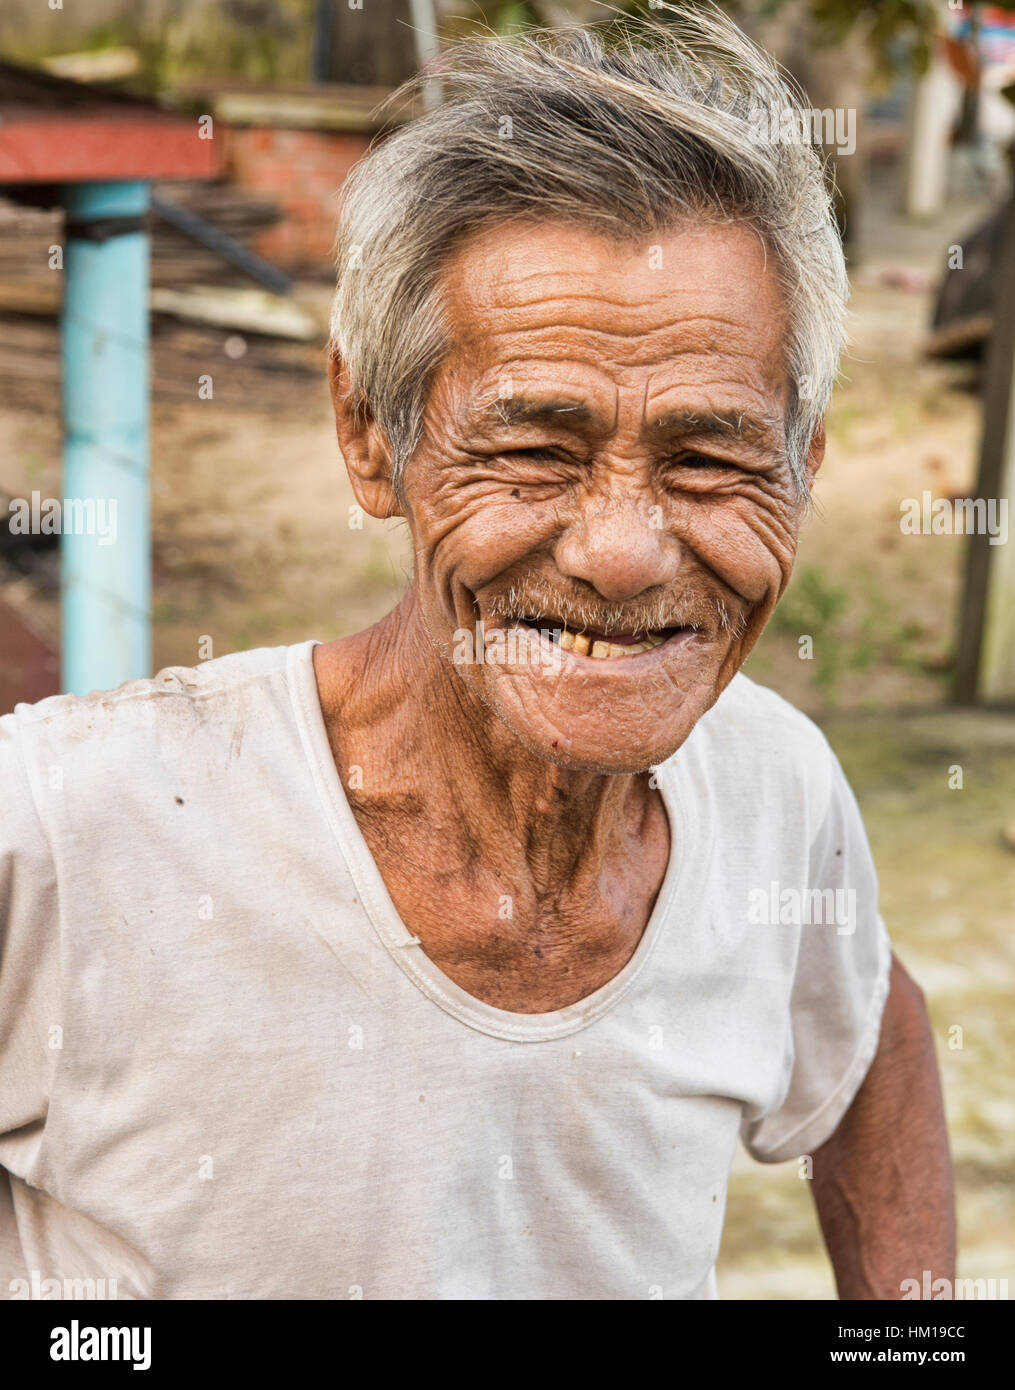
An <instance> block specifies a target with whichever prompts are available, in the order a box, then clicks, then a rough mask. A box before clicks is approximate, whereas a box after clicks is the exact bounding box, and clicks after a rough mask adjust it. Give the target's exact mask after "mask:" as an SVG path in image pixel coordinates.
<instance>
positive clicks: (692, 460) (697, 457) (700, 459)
mask: <svg viewBox="0 0 1015 1390" xmlns="http://www.w3.org/2000/svg"><path fill="white" fill-rule="evenodd" d="M669 467H670V468H672V469H678V468H693V469H705V468H735V467H736V464H733V463H730V461H729V460H728V459H715V458H710V457H709V456H708V454H684V455H683V457H682V458H678V459H673V460H672V461H671V463H670V465H669Z"/></svg>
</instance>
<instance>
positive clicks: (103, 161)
mask: <svg viewBox="0 0 1015 1390" xmlns="http://www.w3.org/2000/svg"><path fill="white" fill-rule="evenodd" d="M198 131H199V126H198V121H197V117H196V116H195V117H194V118H193V119H191V120H187V119H185V118H183V117H180V116H171V115H167V114H164V113H163V112H159V111H153V112H147V111H143V110H142V111H119V110H116V109H111V110H109V111H108V112H105V111H102V112H91V111H89V112H79V113H78V114H77V115H75V114H74V113H73V112H72V111H53V112H49V111H34V110H30V109H28V108H25V107H22V108H20V109H11V108H10V107H8V108H6V109H5V108H3V107H2V106H0V183H83V182H94V181H96V180H105V179H202V178H214V176H215V175H216V174H217V173H218V164H219V161H218V150H217V148H216V147H217V144H218V142H217V141H216V140H202V139H201V138H200V136H199V134H198Z"/></svg>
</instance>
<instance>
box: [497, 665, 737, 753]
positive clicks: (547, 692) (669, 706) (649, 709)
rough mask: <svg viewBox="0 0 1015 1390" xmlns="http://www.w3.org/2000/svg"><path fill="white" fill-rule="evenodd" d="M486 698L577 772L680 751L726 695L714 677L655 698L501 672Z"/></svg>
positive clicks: (527, 737)
mask: <svg viewBox="0 0 1015 1390" xmlns="http://www.w3.org/2000/svg"><path fill="white" fill-rule="evenodd" d="M484 686H485V689H484V691H483V700H484V702H485V703H486V704H487V705H488V706H489V707H490V708H491V709H492V711H493V712H494V713H495V714H496V715H497V717H498V718H499V719H500V720H501V722H502V723H503V724H505V725H506V726H507V727H508V728H509V729H510V730H511V732H512V733H513V734H514V735H515V737H516V738H518V739H519V741H520V742H521V743H522V744H524V746H525V747H526V748H527V749H528V750H529V752H531V753H533V754H535V755H536V756H537V757H540V758H543V759H545V760H546V761H547V762H552V763H555V764H556V765H557V766H559V767H564V768H568V769H570V770H572V771H575V772H593V773H601V774H620V773H638V772H646V771H648V770H649V769H650V768H653V767H658V766H659V764H660V763H663V762H665V761H666V759H667V758H670V757H672V755H673V754H674V753H675V752H676V751H677V749H678V748H679V747H680V746H681V744H683V742H684V741H685V739H686V738H687V737H688V735H689V734H690V733H691V731H692V729H693V728H694V726H695V725H696V724H697V722H698V720H699V719H700V718H701V716H702V715H703V714H704V713H705V712H706V711H707V710H708V709H710V708H711V706H712V705H713V704H714V703H715V701H716V699H718V696H719V693H720V687H718V686H717V685H716V683H714V682H712V681H701V682H696V683H694V684H693V685H692V686H691V688H690V689H689V690H688V691H687V692H686V693H685V692H682V691H681V690H679V689H677V688H675V687H674V686H673V685H672V684H670V683H669V682H666V685H665V688H664V689H660V690H658V691H656V692H655V693H656V696H657V698H656V699H654V700H653V701H652V702H651V703H648V702H647V701H646V699H645V695H646V693H647V692H645V691H642V692H641V693H640V694H639V695H635V696H634V697H633V698H630V697H629V698H627V699H622V698H619V696H620V692H619V691H618V692H612V694H613V698H612V699H610V700H606V699H604V696H603V692H602V691H599V690H596V689H594V688H589V687H588V686H584V687H582V686H579V685H578V684H576V683H574V682H567V681H565V682H563V686H562V688H561V687H557V688H556V689H554V688H553V687H552V686H551V685H550V684H549V683H547V684H546V685H545V686H544V688H543V689H542V690H540V688H539V682H538V681H524V680H516V679H512V677H511V676H510V674H508V673H506V672H503V673H498V674H497V675H496V676H494V677H493V678H492V679H490V678H488V679H487V680H486V681H485V682H484Z"/></svg>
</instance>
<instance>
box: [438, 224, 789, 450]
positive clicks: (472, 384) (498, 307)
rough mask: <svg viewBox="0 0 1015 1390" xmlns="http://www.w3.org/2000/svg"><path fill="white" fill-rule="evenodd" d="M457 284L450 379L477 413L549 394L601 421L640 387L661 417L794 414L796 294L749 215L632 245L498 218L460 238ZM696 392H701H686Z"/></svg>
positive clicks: (575, 415) (586, 418)
mask: <svg viewBox="0 0 1015 1390" xmlns="http://www.w3.org/2000/svg"><path fill="white" fill-rule="evenodd" d="M443 291H444V309H445V321H446V324H447V328H448V331H449V335H450V346H449V351H448V354H447V356H446V358H445V362H444V370H443V372H442V373H440V374H439V376H441V375H443V376H444V378H445V384H446V385H449V384H450V383H453V390H452V394H453V395H454V396H455V397H456V399H457V402H458V404H459V407H460V409H461V410H462V411H464V412H465V413H467V415H468V416H469V418H470V419H472V418H475V421H476V423H481V422H485V421H487V420H489V419H491V418H492V419H494V420H495V419H496V418H497V413H498V412H499V413H500V416H501V418H503V419H505V420H506V419H508V418H511V419H516V420H523V419H524V418H525V415H526V412H529V413H531V411H532V410H533V409H538V408H540V407H541V404H542V403H547V404H548V406H549V408H550V409H551V411H552V410H553V409H556V408H558V407H559V419H560V421H561V423H574V424H578V423H583V422H584V423H589V424H590V425H592V424H594V419H592V418H590V417H596V418H598V419H599V421H600V422H603V421H607V420H609V418H610V417H611V416H612V415H613V414H614V413H615V412H616V410H617V409H618V408H619V396H622V395H627V396H630V395H632V394H637V393H640V394H641V396H642V398H643V399H644V402H645V406H646V409H647V408H648V407H649V406H650V405H652V406H653V407H654V408H653V410H652V412H651V413H652V417H653V418H657V417H663V416H665V415H666V413H667V409H668V408H670V409H676V408H684V409H689V408H691V407H692V406H693V405H694V404H697V405H699V406H700V405H705V404H707V405H708V406H709V408H712V409H715V410H717V411H720V412H721V411H723V410H727V411H732V412H735V411H737V410H739V411H740V412H741V413H747V414H748V415H749V416H753V417H757V418H760V419H764V420H765V422H766V423H770V422H771V421H772V419H773V417H775V416H781V414H782V410H781V407H782V405H783V401H784V388H785V384H786V370H785V361H786V357H785V346H786V345H785V312H784V306H783V299H782V293H781V289H780V285H779V279H778V275H777V272H776V266H775V264H774V260H773V258H772V256H771V255H770V254H769V253H768V251H767V248H766V247H765V245H764V243H763V242H762V241H761V240H760V238H759V237H758V236H757V235H756V234H755V233H754V231H753V230H752V229H751V228H750V227H748V226H745V225H742V224H732V225H730V224H726V225H721V226H715V225H705V226H700V227H691V228H686V229H680V230H676V231H673V232H669V233H660V234H659V235H657V236H654V237H648V238H644V239H641V240H637V241H635V240H632V241H626V242H618V241H616V240H614V239H612V238H606V237H602V236H598V235H596V234H595V233H594V232H591V231H587V230H585V229H583V228H577V227H565V226H561V225H558V224H518V225H515V224H508V225H504V226H496V227H489V228H485V229H484V230H483V231H482V232H480V233H477V234H475V235H474V236H473V237H471V238H470V239H469V240H468V241H466V242H465V243H464V244H463V245H462V246H461V247H459V249H458V251H457V252H456V254H455V256H454V257H453V258H452V260H451V262H450V263H449V265H448V267H447V269H446V272H445V276H444V281H443ZM688 391H689V392H691V393H692V394H693V395H694V396H695V400H694V401H692V400H690V399H687V400H680V399H677V397H679V396H680V395H681V393H682V392H684V393H686V392H688ZM674 392H676V396H675V397H674V398H673V399H672V400H669V399H668V397H672V396H673V393H674ZM508 402H514V404H512V405H509V404H508Z"/></svg>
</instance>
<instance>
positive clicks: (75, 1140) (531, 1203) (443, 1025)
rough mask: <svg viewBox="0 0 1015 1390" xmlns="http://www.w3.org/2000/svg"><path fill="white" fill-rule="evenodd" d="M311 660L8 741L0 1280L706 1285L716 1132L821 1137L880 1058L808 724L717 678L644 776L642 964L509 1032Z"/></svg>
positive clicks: (822, 751) (768, 1141)
mask: <svg viewBox="0 0 1015 1390" xmlns="http://www.w3.org/2000/svg"><path fill="white" fill-rule="evenodd" d="M314 645H315V644H314V643H313V642H304V643H301V644H299V645H296V646H292V647H288V648H285V647H279V648H272V649H261V650H257V651H252V652H245V653H240V654H237V655H233V656H227V657H224V658H221V659H218V660H214V661H209V662H207V663H206V664H205V665H203V666H200V667H198V668H196V669H194V670H188V669H184V668H182V667H173V668H170V669H167V670H165V671H161V672H160V673H159V674H158V675H157V676H155V677H154V678H153V679H151V680H140V681H133V682H130V683H129V684H127V685H124V686H121V687H120V688H119V689H118V690H116V691H113V692H109V693H104V694H95V695H91V696H88V697H86V698H79V697H76V696H71V695H63V696H54V697H53V698H51V699H48V700H43V701H41V702H40V703H39V704H36V705H30V706H29V705H20V706H18V708H17V710H16V711H15V712H14V713H13V714H11V715H7V716H5V717H4V718H3V719H0V797H2V801H0V1165H2V1166H3V1168H4V1169H6V1170H7V1174H8V1175H9V1187H10V1193H9V1200H8V1194H7V1192H6V1187H7V1183H6V1182H4V1181H2V1179H3V1177H4V1175H3V1174H2V1173H0V1277H2V1279H3V1283H2V1284H0V1296H4V1297H10V1296H12V1295H14V1296H25V1290H26V1289H28V1288H31V1290H32V1291H33V1292H34V1293H35V1296H38V1290H39V1288H40V1287H42V1281H45V1280H57V1281H62V1280H74V1279H86V1280H87V1279H91V1280H94V1281H96V1287H97V1288H98V1291H99V1293H100V1294H101V1292H102V1287H103V1286H102V1285H101V1284H99V1281H102V1280H105V1281H107V1284H106V1287H109V1281H111V1280H115V1281H116V1284H115V1290H116V1294H117V1296H118V1297H120V1298H356V1297H363V1298H387V1299H448V1298H462V1299H491V1298H496V1299H642V1298H659V1297H662V1298H671V1299H676V1298H714V1297H715V1296H716V1284H715V1277H714V1273H713V1266H714V1262H715V1258H716V1254H717V1251H718V1249H719V1240H720V1235H721V1232H722V1224H723V1213H724V1207H725V1198H726V1183H727V1176H728V1172H729V1168H730V1163H731V1160H732V1158H733V1154H734V1149H735V1146H736V1143H737V1138H738V1136H742V1138H743V1140H744V1142H745V1143H746V1145H747V1147H748V1149H749V1150H750V1152H751V1153H752V1154H754V1156H755V1157H756V1158H759V1159H761V1160H763V1161H776V1160H779V1159H786V1158H791V1157H795V1156H797V1155H801V1154H804V1153H810V1152H812V1151H813V1150H814V1148H816V1147H817V1146H818V1145H819V1144H821V1143H822V1142H823V1141H824V1140H825V1139H827V1138H828V1137H829V1135H830V1134H831V1133H832V1132H833V1130H834V1129H835V1127H836V1125H837V1124H838V1122H839V1120H840V1119H841V1118H842V1116H843V1114H844V1113H845V1111H846V1109H847V1108H848V1106H849V1104H850V1102H851V1101H852V1099H853V1097H854V1095H855V1094H856V1091H857V1089H858V1088H859V1086H860V1083H861V1082H862V1080H863V1078H864V1076H865V1074H866V1072H867V1070H868V1067H869V1065H870V1062H871V1060H872V1058H873V1056H874V1053H875V1050H876V1046H877V1041H878V1033H879V1026H880V1020H881V1014H882V1008H883V1004H884V1000H885V996H886V993H887V989H888V971H889V963H890V950H889V943H888V938H887V935H886V933H885V929H884V926H883V925H882V923H881V920H880V918H879V916H878V910H877V883H876V878H875V874H874V869H873V865H872V862H871V857H870V852H869V850H868V847H867V843H866V839H865V836H864V832H863V827H862V824H861V821H860V817H859V813H858V811H857V807H856V803H855V801H854V799H853V796H852V793H851V792H850V790H849V787H848V785H847V783H846V781H845V779H844V777H843V774H842V771H841V769H840V767H839V765H838V763H837V761H836V760H835V758H834V756H833V755H832V753H831V750H830V749H829V747H828V745H827V743H826V742H825V739H824V738H823V736H822V735H821V733H820V732H819V731H818V730H817V729H816V728H815V726H814V725H813V724H811V723H810V721H809V720H807V719H806V718H804V716H803V715H801V714H799V713H798V712H797V711H795V710H794V709H792V708H791V707H790V706H789V705H787V704H786V703H785V702H784V701H783V700H782V699H780V698H779V697H778V696H777V695H774V694H773V693H771V692H770V691H767V690H764V689H762V688H761V687H759V686H756V685H754V684H753V683H752V682H751V681H750V680H748V679H747V678H746V677H744V676H738V677H737V678H736V679H735V680H734V681H733V683H732V684H731V685H730V687H729V688H728V690H727V691H726V692H725V693H724V694H723V696H722V697H721V699H720V700H719V702H718V703H717V705H716V706H715V707H714V708H713V709H712V710H711V711H710V712H709V713H708V714H707V715H705V717H704V718H703V719H702V720H701V721H700V722H699V723H698V725H697V726H696V728H695V729H694V731H693V733H692V734H691V736H690V738H689V739H688V740H687V742H686V743H685V744H684V746H683V747H682V748H680V749H679V750H678V752H677V753H676V754H675V755H674V756H673V757H672V758H671V759H669V760H668V762H666V763H665V764H664V765H663V766H662V767H661V768H660V769H658V777H659V785H660V788H661V791H662V794H663V797H664V799H665V804H666V809H667V812H668V814H669V818H670V825H671V842H672V851H671V858H670V863H669V867H668V870H667V873H666V877H665V880H664V882H663V886H662V889H661V890H660V893H659V897H658V900H657V902H656V906H655V909H654V911H653V913H652V917H651V920H650V922H649V924H648V927H647V928H646V931H645V934H644V936H643V938H642V940H641V942H640V944H639V946H638V948H637V950H636V952H635V954H634V956H633V957H632V959H631V960H630V961H629V963H628V964H627V965H626V966H625V968H624V969H623V970H622V971H621V972H620V973H619V974H618V975H617V976H616V977H615V978H614V979H613V980H611V981H610V982H609V983H608V984H606V985H604V986H603V987H602V988H601V989H598V990H596V991H595V992H594V993H593V994H591V995H590V996H588V998H586V999H583V1000H581V1001H580V1002H579V1003H577V1004H573V1005H570V1006H569V1007H567V1008H564V1009H560V1010H558V1011H556V1012H553V1013H544V1014H516V1013H511V1012H508V1011H505V1010H502V1009H498V1008H494V1007H493V1006H492V1005H489V1004H486V1003H483V1002H481V1001H479V1000H477V999H475V998H473V997H472V996H471V995H469V994H467V993H466V992H465V991H464V990H462V989H460V988H459V987H458V986H457V985H455V984H454V983H453V982H452V981H451V980H450V979H449V978H448V977H447V976H446V975H444V974H443V972H442V971H440V970H439V969H438V968H437V967H436V966H435V965H434V964H433V963H432V962H431V961H430V960H429V959H428V958H427V957H426V956H425V955H424V954H423V952H422V949H421V947H420V946H419V945H418V944H413V942H414V939H413V938H412V937H411V936H410V933H409V932H408V931H407V929H406V927H405V926H404V925H403V923H402V922H401V920H400V919H399V917H398V915H397V913H396V911H395V908H394V906H393V904H392V902H391V899H390V897H389V896H388V893H387V892H386V890H385V887H384V883H383V881H382V879H381V877H380V874H379V872H378V869H377V867H376V864H375V863H374V861H373V859H372V857H371V856H370V854H369V852H368V850H367V848H366V844H365V842H364V840H363V838H362V836H361V834H360V832H359V829H358V827H357V825H356V821H355V819H354V817H353V815H352V812H351V810H350V808H349V805H348V802H347V800H346V797H345V794H344V792H343V789H342V784H341V781H340V779H339V776H338V773H337V771H336V768H335V766H334V763H333V760H332V757H331V753H330V751H329V747H328V741H327V736H326V732H325V727H324V722H323V718H322V715H321V710H320V704H319V701H318V697H317V689H316V684H315V681H314V674H313V663H312V657H311V653H312V649H313V647H314ZM815 891H817V892H818V893H820V895H821V896H818V897H815V896H814V892H815ZM822 909H823V910H822ZM829 918H831V920H829ZM33 1279H34V1283H33V1282H32V1281H33ZM19 1280H21V1281H23V1282H21V1283H18V1281H19ZM48 1287H50V1288H55V1287H57V1286H55V1285H50V1286H48Z"/></svg>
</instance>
